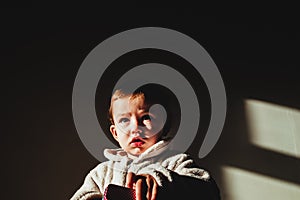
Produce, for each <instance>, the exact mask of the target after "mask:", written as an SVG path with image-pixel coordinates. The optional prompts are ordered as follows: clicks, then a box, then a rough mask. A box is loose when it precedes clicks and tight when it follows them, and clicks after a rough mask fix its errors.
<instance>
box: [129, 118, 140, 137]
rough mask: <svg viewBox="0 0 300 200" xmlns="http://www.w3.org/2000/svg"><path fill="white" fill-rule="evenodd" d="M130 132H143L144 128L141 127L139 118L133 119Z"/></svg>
mask: <svg viewBox="0 0 300 200" xmlns="http://www.w3.org/2000/svg"><path fill="white" fill-rule="evenodd" d="M130 133H131V134H137V133H138V134H140V133H142V129H141V126H140V124H139V120H138V119H132V121H131V129H130Z"/></svg>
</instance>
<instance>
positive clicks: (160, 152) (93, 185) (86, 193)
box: [71, 141, 210, 200]
mask: <svg viewBox="0 0 300 200" xmlns="http://www.w3.org/2000/svg"><path fill="white" fill-rule="evenodd" d="M167 148H168V143H167V142H165V141H159V142H158V143H156V144H154V145H153V146H151V147H150V148H148V149H147V150H146V151H145V152H143V153H142V154H140V155H139V156H137V157H135V156H132V155H128V154H127V153H126V152H125V151H124V150H122V149H106V150H105V151H104V155H105V157H106V158H108V161H106V162H103V163H100V164H99V165H98V166H96V167H95V168H94V169H93V170H91V171H90V173H89V174H88V175H87V176H86V178H85V180H84V183H83V185H82V186H81V187H80V188H79V190H78V191H77V192H76V193H75V194H74V195H73V197H72V198H71V200H88V199H94V198H102V197H103V194H104V191H105V188H106V187H107V186H108V185H109V184H116V185H120V186H125V183H126V175H127V173H128V172H133V173H134V174H136V175H140V174H149V175H151V176H153V177H154V178H155V180H156V181H157V183H158V185H159V186H163V183H164V181H168V182H172V176H171V172H170V171H173V172H175V173H177V174H179V175H184V176H189V177H194V178H197V179H202V180H209V178H210V176H209V174H208V172H207V171H205V170H203V169H200V168H197V167H195V163H194V162H193V160H192V159H191V158H190V157H189V156H188V155H187V154H184V153H179V154H176V153H174V152H172V151H170V150H168V149H167Z"/></svg>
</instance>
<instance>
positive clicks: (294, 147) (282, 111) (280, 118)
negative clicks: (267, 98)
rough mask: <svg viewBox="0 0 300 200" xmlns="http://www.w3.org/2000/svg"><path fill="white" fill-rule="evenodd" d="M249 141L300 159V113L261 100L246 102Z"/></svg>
mask: <svg viewBox="0 0 300 200" xmlns="http://www.w3.org/2000/svg"><path fill="white" fill-rule="evenodd" d="M245 113H246V122H247V126H248V131H249V141H250V142H251V143H252V144H254V145H257V146H260V147H262V148H265V149H269V150H272V151H276V152H279V153H282V154H286V155H290V156H294V157H298V158H300V111H299V110H296V109H292V108H288V107H284V106H280V105H276V104H272V103H268V102H263V101H259V100H253V99H247V100H245Z"/></svg>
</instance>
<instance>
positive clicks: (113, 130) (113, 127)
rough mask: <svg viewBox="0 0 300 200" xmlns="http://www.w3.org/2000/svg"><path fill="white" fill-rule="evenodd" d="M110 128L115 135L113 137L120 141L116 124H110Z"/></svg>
mask: <svg viewBox="0 0 300 200" xmlns="http://www.w3.org/2000/svg"><path fill="white" fill-rule="evenodd" d="M109 130H110V132H111V134H112V135H113V137H114V138H115V140H117V141H118V134H117V130H116V126H115V125H110V127H109Z"/></svg>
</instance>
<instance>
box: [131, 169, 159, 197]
mask: <svg viewBox="0 0 300 200" xmlns="http://www.w3.org/2000/svg"><path fill="white" fill-rule="evenodd" d="M126 187H129V188H133V189H135V192H136V200H143V199H144V198H145V195H146V198H147V199H148V200H155V199H156V195H157V189H158V184H157V182H156V180H155V179H154V178H153V176H151V175H149V174H141V175H136V174H134V173H132V172H128V174H127V177H126ZM146 192H147V193H146ZM145 193H146V194H145Z"/></svg>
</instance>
